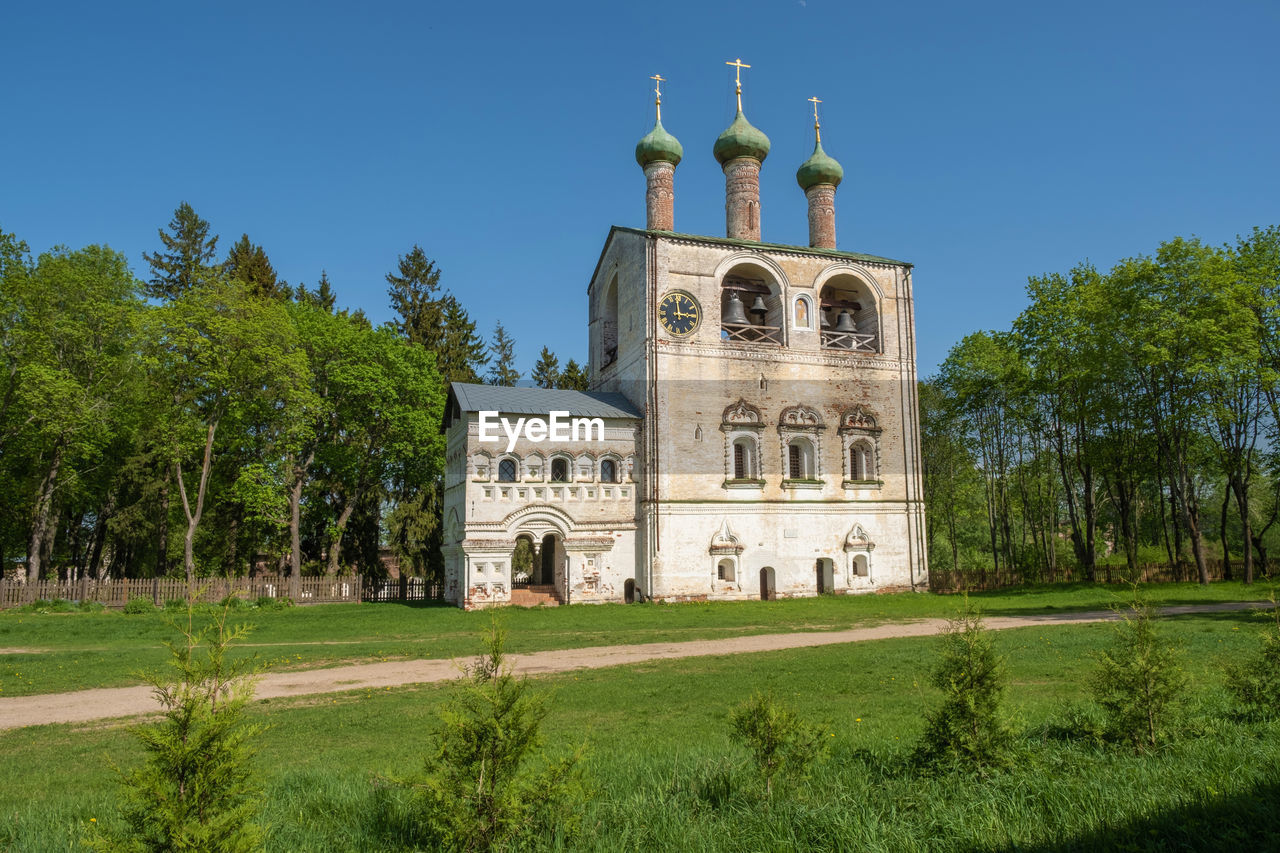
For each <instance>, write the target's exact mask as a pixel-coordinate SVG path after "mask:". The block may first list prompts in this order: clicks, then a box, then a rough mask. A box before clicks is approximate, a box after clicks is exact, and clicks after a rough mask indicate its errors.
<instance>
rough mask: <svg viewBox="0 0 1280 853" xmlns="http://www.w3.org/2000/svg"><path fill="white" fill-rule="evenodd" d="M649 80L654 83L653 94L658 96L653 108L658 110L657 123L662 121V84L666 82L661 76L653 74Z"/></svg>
mask: <svg viewBox="0 0 1280 853" xmlns="http://www.w3.org/2000/svg"><path fill="white" fill-rule="evenodd" d="M649 79H650V80H653V81H654V84H653V93H654V94H655V95H657V96H658V100H657V102H656V104H655V106H657V108H658V121H662V84H663V83H665V82H667V80H666V78H665V77H663V76H662V75H661V74H654V75H653V76H652V77H650V78H649Z"/></svg>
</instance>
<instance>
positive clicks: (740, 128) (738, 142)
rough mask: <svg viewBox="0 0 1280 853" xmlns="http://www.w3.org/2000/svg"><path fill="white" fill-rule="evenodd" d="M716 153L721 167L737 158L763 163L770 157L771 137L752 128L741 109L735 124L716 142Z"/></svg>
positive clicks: (734, 121) (734, 120)
mask: <svg viewBox="0 0 1280 853" xmlns="http://www.w3.org/2000/svg"><path fill="white" fill-rule="evenodd" d="M714 153H715V155H716V160H718V161H720V165H721V166H723V165H724V164H725V163H728V162H729V161H730V160H733V159H734V158H736V157H754V158H755V159H757V160H759V161H760V162H761V163H763V162H764V158H766V157H768V156H769V137H767V136H765V135H764V134H763V133H761V132H760V131H758V130H756V129H755V128H754V127H752V126H751V122H749V121H747V117H746V116H744V115H743V114H742V110H741V109H739V110H738V115H737V116H736V117H735V118H734V119H733V124H731V125H729V127H728V128H726V129H725V132H724V133H722V134H720V138H718V139H717V140H716V147H715V149H714Z"/></svg>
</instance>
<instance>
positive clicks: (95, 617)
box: [0, 582, 1269, 697]
mask: <svg viewBox="0 0 1280 853" xmlns="http://www.w3.org/2000/svg"><path fill="white" fill-rule="evenodd" d="M1268 591H1269V587H1268V586H1267V585H1265V584H1255V585H1253V586H1245V585H1244V584H1242V583H1230V582H1218V583H1213V584H1211V585H1209V586H1207V587H1202V586H1200V585H1198V584H1193V583H1186V584H1152V585H1149V586H1148V587H1146V588H1145V594H1146V595H1148V596H1149V597H1150V599H1151V600H1152V601H1153V603H1156V604H1163V605H1168V604H1203V603H1211V602H1217V601H1237V600H1239V601H1244V600H1256V599H1261V598H1264V597H1266V595H1267V594H1268ZM1127 593H1128V587H1126V586H1123V585H1118V584H1116V585H1111V586H1105V585H1096V584H1056V585H1049V586H1037V587H1025V588H1018V589H1010V590H999V591H993V592H985V593H977V594H974V595H973V596H972V598H973V600H974V601H975V603H977V604H978V606H980V607H981V608H982V610H983V612H985V613H988V614H990V615H993V616H1003V615H1017V614H1029V613H1039V612H1046V611H1072V610H1100V609H1104V608H1106V607H1108V606H1109V605H1110V604H1112V603H1113V602H1114V601H1116V600H1117V599H1118V598H1121V597H1123V596H1125V595H1126V594H1127ZM959 606H960V600H959V597H958V596H955V595H936V594H932V593H895V594H889V595H863V596H840V597H836V596H822V597H819V598H803V599H790V600H784V601H774V602H758V601H757V602H716V603H706V604H697V603H692V604H673V605H663V604H632V605H596V606H577V607H560V608H545V609H539V610H525V609H522V608H509V609H507V610H505V611H504V614H503V619H504V621H505V622H506V624H507V627H508V630H509V635H510V642H509V651H511V652H532V651H542V650H546V649H558V648H577V647H584V646H600V645H613V644H627V643H645V642H663V641H678V640H700V639H711V638H716V637H731V636H741V635H746V634H766V633H776V632H786V631H825V630H836V629H841V628H849V627H854V626H859V625H871V624H876V623H880V622H886V621H901V620H909V619H920V618H927V617H938V616H942V617H947V616H951V615H952V614H953V613H954V612H955V611H956V609H957V608H958V607H959ZM176 615H177V614H172V613H164V612H160V611H157V612H154V613H147V614H133V615H130V614H124V613H118V612H103V613H33V612H30V611H15V610H10V611H2V612H0V649H18V650H22V651H20V652H18V653H12V654H0V697H4V696H24V695H31V694H36V693H53V692H60V691H69V690H80V689H86V688H90V687H116V686H123V685H128V684H138V683H140V679H139V677H138V673H139V672H140V671H155V670H157V669H159V668H160V667H162V666H163V664H164V661H165V658H166V655H167V651H166V649H165V648H164V642H165V641H166V640H168V639H171V638H172V637H173V636H174V631H173V629H172V627H171V626H170V622H171V620H172V619H174V618H175V616H176ZM238 618H239V619H241V620H242V621H244V622H248V623H250V624H252V625H253V626H254V631H253V634H252V636H251V637H250V638H249V641H248V643H249V645H247V646H245V647H244V649H243V650H242V652H243V653H244V654H256V655H258V657H259V658H260V660H261V662H262V663H263V664H264V665H265V666H266V667H267V668H268V669H275V670H279V669H289V668H294V669H297V668H315V667H324V666H333V665H337V664H342V663H356V662H362V661H371V660H394V659H413V658H450V657H457V656H467V655H471V654H474V653H475V651H476V650H477V649H478V647H479V643H478V641H477V639H476V638H477V636H478V633H479V631H480V630H481V628H482V627H483V626H484V625H485V624H487V623H488V620H489V617H488V615H487V614H485V613H483V612H471V613H466V612H463V611H461V610H458V609H456V608H453V607H443V606H408V605H403V604H393V603H383V604H360V605H354V604H322V605H313V606H308V607H294V608H289V609H286V610H247V611H245V612H244V613H243V615H242V616H239V617H238Z"/></svg>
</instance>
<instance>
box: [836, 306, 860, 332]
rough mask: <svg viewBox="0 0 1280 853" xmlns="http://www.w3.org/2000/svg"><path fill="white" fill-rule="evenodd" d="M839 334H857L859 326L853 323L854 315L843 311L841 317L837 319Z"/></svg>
mask: <svg viewBox="0 0 1280 853" xmlns="http://www.w3.org/2000/svg"><path fill="white" fill-rule="evenodd" d="M836 331H837V332H856V331H858V327H857V325H856V324H855V323H854V322H853V315H851V314H850V313H849V312H848V311H841V312H840V316H839V317H838V318H837V319H836Z"/></svg>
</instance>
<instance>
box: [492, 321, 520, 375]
mask: <svg viewBox="0 0 1280 853" xmlns="http://www.w3.org/2000/svg"><path fill="white" fill-rule="evenodd" d="M515 363H516V342H515V340H513V339H512V337H511V336H510V335H509V334H507V330H506V328H505V327H503V325H502V321H501V320H499V321H498V323H497V325H496V326H494V327H493V341H492V342H491V343H490V344H489V372H488V373H487V374H486V375H485V380H486V381H487V382H488V383H489V384H490V385H515V384H516V383H517V382H519V381H520V371H518V370H516V368H515Z"/></svg>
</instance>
